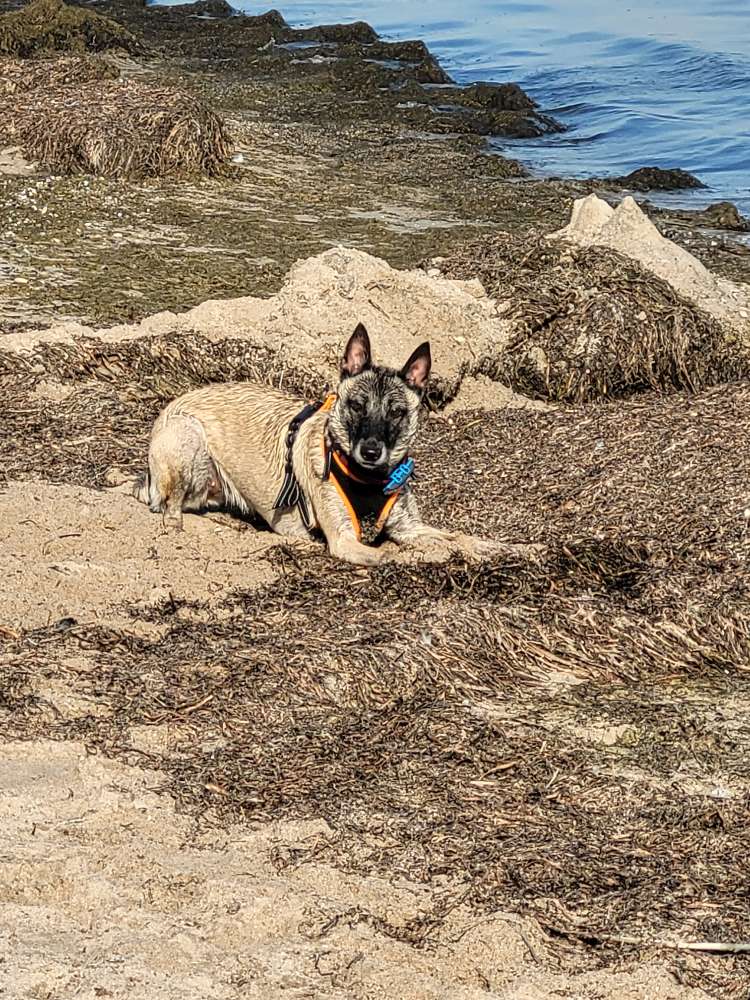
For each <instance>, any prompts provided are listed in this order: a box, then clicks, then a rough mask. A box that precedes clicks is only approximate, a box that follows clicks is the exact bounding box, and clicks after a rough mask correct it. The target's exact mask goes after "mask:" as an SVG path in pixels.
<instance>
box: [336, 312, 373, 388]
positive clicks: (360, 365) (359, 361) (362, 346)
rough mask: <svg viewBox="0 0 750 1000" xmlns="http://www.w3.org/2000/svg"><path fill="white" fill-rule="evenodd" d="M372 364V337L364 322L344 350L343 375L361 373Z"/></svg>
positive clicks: (358, 326) (359, 325)
mask: <svg viewBox="0 0 750 1000" xmlns="http://www.w3.org/2000/svg"><path fill="white" fill-rule="evenodd" d="M371 365H372V351H371V349H370V337H369V334H368V333H367V330H365V328H364V326H363V325H362V323H359V324H358V325H357V329H356V330H355V331H354V333H353V334H352V335H351V337H350V338H349V343H348V344H347V345H346V350H345V351H344V358H343V360H342V362H341V377H342V378H344V377H345V376H346V375H359V373H360V372H363V371H365V370H366V369H367V368H369V367H370V366H371Z"/></svg>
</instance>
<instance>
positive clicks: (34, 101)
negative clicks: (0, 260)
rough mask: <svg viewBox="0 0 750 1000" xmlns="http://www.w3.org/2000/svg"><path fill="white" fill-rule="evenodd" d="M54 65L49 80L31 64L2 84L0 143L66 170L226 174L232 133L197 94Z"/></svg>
mask: <svg viewBox="0 0 750 1000" xmlns="http://www.w3.org/2000/svg"><path fill="white" fill-rule="evenodd" d="M42 65H43V66H46V65H47V64H46V63H45V64H42ZM51 67H52V79H51V80H50V81H45V80H44V77H43V75H42V73H41V72H40V70H39V68H38V64H33V68H32V69H31V70H26V69H25V68H24V69H21V70H20V71H19V70H18V69H14V70H13V72H12V73H11V74H10V75H9V76H8V77H7V78H6V82H5V84H4V85H3V86H0V93H2V92H3V89H4V90H5V96H4V98H2V99H0V143H6V144H9V145H19V146H21V147H22V148H23V150H24V152H25V154H26V155H27V157H28V158H30V159H32V160H35V161H37V162H38V163H39V164H41V165H42V166H43V167H45V168H47V169H48V170H52V171H56V172H61V173H92V174H101V175H102V176H105V177H119V178H139V177H162V176H170V175H192V174H207V175H209V176H211V175H216V174H220V173H222V172H224V171H225V170H226V168H227V163H228V159H229V154H230V141H229V137H228V134H227V131H226V129H225V127H224V125H223V123H222V122H221V120H220V119H219V118H218V117H217V116H216V115H215V114H214V113H213V112H212V111H210V110H209V109H208V108H207V107H206V106H205V105H204V104H203V103H202V102H201V101H199V100H198V99H196V98H195V97H192V96H191V95H188V94H184V93H181V92H180V91H176V90H172V89H170V88H166V87H156V86H153V85H151V84H147V83H143V82H139V81H134V80H129V81H118V80H104V79H102V77H104V76H112V75H113V74H112V72H111V71H109V68H108V67H106V68H104V67H103V66H102V64H100V63H93V62H91V61H83V60H81V61H79V62H73V61H71V60H67V61H66V62H65V63H62V64H56V63H52V64H51ZM0 71H1V69H0ZM114 75H116V74H114ZM71 77H72V78H73V79H74V80H75V85H73V84H71V83H70V82H69V80H70V78H71ZM34 83H38V84H40V86H34Z"/></svg>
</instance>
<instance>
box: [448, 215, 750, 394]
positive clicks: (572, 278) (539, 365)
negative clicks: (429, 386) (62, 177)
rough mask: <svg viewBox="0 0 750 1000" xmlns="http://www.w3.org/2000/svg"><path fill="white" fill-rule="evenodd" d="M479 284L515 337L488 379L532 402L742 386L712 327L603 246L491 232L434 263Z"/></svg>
mask: <svg viewBox="0 0 750 1000" xmlns="http://www.w3.org/2000/svg"><path fill="white" fill-rule="evenodd" d="M438 263H439V267H440V271H441V273H442V274H443V275H444V276H445V277H448V278H462V279H469V278H479V280H480V281H481V282H482V284H483V286H484V288H485V290H486V291H487V294H488V295H490V296H492V297H493V298H496V299H497V300H498V301H499V302H501V303H503V306H502V308H503V316H504V317H505V318H507V319H510V320H514V321H516V322H517V325H518V333H517V334H516V335H515V336H514V337H513V340H512V342H511V343H510V344H509V345H508V347H507V349H506V350H505V352H504V355H503V357H502V358H501V359H500V360H499V361H498V360H495V359H493V360H491V361H488V364H487V366H486V367H487V373H488V374H490V375H491V376H492V377H495V378H499V379H501V380H502V381H505V382H507V383H508V384H509V385H510V386H512V387H513V388H514V389H516V390H517V391H519V392H522V393H525V394H526V395H529V396H532V397H534V398H537V399H547V400H555V401H564V402H569V403H580V402H586V401H589V400H595V399H601V398H603V397H605V398H606V397H609V398H612V397H615V398H616V397H626V396H630V395H635V394H637V393H640V392H644V391H646V390H649V389H655V390H661V391H664V390H668V391H671V390H673V389H690V390H692V391H696V390H698V389H701V388H704V387H706V386H710V385H715V384H717V383H721V382H726V381H731V380H734V379H737V378H741V377H746V376H747V374H748V371H749V370H750V365H749V360H748V358H747V355H746V352H744V351H742V350H740V349H739V347H738V345H737V344H736V343H733V342H732V341H731V339H730V338H728V336H727V332H726V331H725V330H724V329H722V327H721V325H720V324H719V323H718V322H717V321H716V320H715V319H714V318H712V317H711V316H709V315H708V314H707V313H705V312H703V311H702V310H701V309H700V308H698V307H696V306H695V305H693V304H692V303H690V302H689V301H687V299H685V298H684V297H683V296H681V295H680V294H679V293H678V292H676V291H675V289H674V288H672V287H671V285H670V284H669V283H668V282H667V281H665V280H663V279H662V278H659V277H657V276H656V275H654V274H653V273H651V272H650V271H648V270H647V269H646V268H645V267H643V266H642V265H640V264H639V263H638V262H636V261H634V260H632V259H631V258H629V257H625V256H624V255H623V254H621V253H618V252H617V251H616V250H612V249H609V248H607V247H602V246H591V247H575V246H571V245H569V244H566V243H562V242H559V241H551V240H549V239H547V238H545V236H544V235H542V234H540V233H536V232H533V231H532V232H529V233H526V234H523V235H519V234H517V233H500V234H497V235H493V236H488V237H484V238H482V239H480V240H477V241H475V242H472V243H469V244H465V245H463V246H460V247H457V248H456V249H455V250H453V251H452V252H451V253H450V254H449V255H448V256H446V257H442V258H439V260H438Z"/></svg>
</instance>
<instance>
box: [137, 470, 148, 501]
mask: <svg viewBox="0 0 750 1000" xmlns="http://www.w3.org/2000/svg"><path fill="white" fill-rule="evenodd" d="M133 496H134V497H135V498H136V500H140V502H141V503H149V502H150V498H151V473H150V472H143V473H141V475H140V476H138V478H137V479H136V481H135V482H134V483H133Z"/></svg>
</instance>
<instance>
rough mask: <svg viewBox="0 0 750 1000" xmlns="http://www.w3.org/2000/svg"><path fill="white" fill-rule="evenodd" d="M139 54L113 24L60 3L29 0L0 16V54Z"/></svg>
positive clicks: (136, 44)
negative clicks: (116, 51) (120, 50)
mask: <svg viewBox="0 0 750 1000" xmlns="http://www.w3.org/2000/svg"><path fill="white" fill-rule="evenodd" d="M106 49H122V50H124V51H126V52H129V53H131V54H135V53H138V52H141V51H143V46H142V45H141V44H140V43H139V42H138V40H137V39H136V38H135V36H134V35H133V34H132V33H131V32H130V31H128V30H127V28H123V27H122V26H121V25H119V24H118V23H117V22H116V21H113V20H112V19H111V18H109V17H104V16H102V15H101V14H97V13H95V12H94V11H89V10H84V9H83V8H81V7H72V6H68V5H67V4H65V3H63V2H62V0H31V3H28V4H27V5H26V6H25V7H23V8H22V9H21V10H17V11H10V12H9V13H7V14H2V15H0V54H1V55H11V56H20V57H21V58H27V57H29V56H33V55H39V54H48V53H50V52H69V51H74V52H84V51H86V52H101V51H103V50H106Z"/></svg>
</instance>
